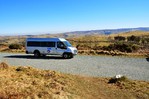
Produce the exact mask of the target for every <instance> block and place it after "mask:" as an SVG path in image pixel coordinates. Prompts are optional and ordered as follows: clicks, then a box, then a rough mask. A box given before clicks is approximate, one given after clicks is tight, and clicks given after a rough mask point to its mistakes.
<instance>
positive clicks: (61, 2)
mask: <svg viewBox="0 0 149 99" xmlns="http://www.w3.org/2000/svg"><path fill="white" fill-rule="evenodd" d="M148 4H149V0H0V36H1V35H26V34H43V33H61V32H66V31H68V32H69V31H79V30H96V29H115V28H134V27H149V6H148Z"/></svg>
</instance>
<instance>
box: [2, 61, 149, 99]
mask: <svg viewBox="0 0 149 99" xmlns="http://www.w3.org/2000/svg"><path fill="white" fill-rule="evenodd" d="M111 79H112V78H99V77H98V78H95V77H83V76H77V75H70V74H63V73H59V72H55V71H50V70H39V69H36V68H32V67H24V66H20V67H16V66H8V65H7V64H6V63H4V62H2V63H1V64H0V98H1V99H26V98H27V99H32V98H33V99H38V98H42V99H119V98H121V99H136V98H138V99H140V98H141V99H149V82H145V81H133V80H129V79H126V78H125V79H124V80H118V81H116V82H112V83H109V81H110V80H111Z"/></svg>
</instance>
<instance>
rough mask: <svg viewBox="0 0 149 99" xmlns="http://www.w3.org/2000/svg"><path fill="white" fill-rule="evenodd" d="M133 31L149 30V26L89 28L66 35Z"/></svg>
mask: <svg viewBox="0 0 149 99" xmlns="http://www.w3.org/2000/svg"><path fill="white" fill-rule="evenodd" d="M131 31H149V27H139V28H121V29H104V30H89V31H74V32H67V33H64V35H70V34H71V35H72V34H73V35H74V34H75V35H93V34H105V35H110V34H117V33H123V32H131Z"/></svg>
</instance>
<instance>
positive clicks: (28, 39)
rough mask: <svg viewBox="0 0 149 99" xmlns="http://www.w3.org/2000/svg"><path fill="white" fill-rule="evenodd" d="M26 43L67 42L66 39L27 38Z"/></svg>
mask: <svg viewBox="0 0 149 99" xmlns="http://www.w3.org/2000/svg"><path fill="white" fill-rule="evenodd" d="M26 41H66V40H65V39H64V38H27V39H26Z"/></svg>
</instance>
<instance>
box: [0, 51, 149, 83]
mask: <svg viewBox="0 0 149 99" xmlns="http://www.w3.org/2000/svg"><path fill="white" fill-rule="evenodd" d="M2 61H4V62H7V63H8V64H9V65H12V66H32V67H35V68H40V69H44V70H55V71H59V72H63V73H70V74H77V75H83V76H93V77H113V76H115V75H117V74H121V75H125V76H127V77H128V78H130V79H134V80H145V81H149V59H148V58H133V57H122V56H85V55H77V56H75V57H74V58H72V59H62V58H61V57H53V56H46V57H43V58H34V56H33V55H27V54H12V53H0V62H2Z"/></svg>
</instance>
